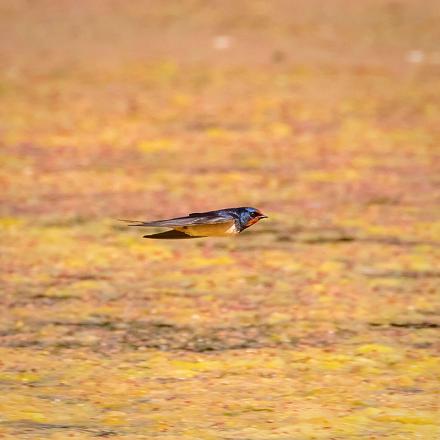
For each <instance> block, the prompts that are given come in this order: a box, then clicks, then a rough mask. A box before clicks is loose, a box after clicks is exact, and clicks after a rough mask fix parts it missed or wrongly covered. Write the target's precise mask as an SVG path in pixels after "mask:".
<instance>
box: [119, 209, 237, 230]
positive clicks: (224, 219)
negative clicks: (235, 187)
mask: <svg viewBox="0 0 440 440" xmlns="http://www.w3.org/2000/svg"><path fill="white" fill-rule="evenodd" d="M233 220H234V218H233V217H232V216H228V215H215V214H211V213H209V214H208V213H194V214H190V215H189V216H187V217H177V218H171V219H168V220H156V221H152V222H141V221H130V220H123V221H129V222H130V223H131V224H130V225H129V226H146V227H157V228H178V227H182V226H197V225H214V224H220V223H228V222H231V221H233Z"/></svg>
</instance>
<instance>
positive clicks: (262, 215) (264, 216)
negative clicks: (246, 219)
mask: <svg viewBox="0 0 440 440" xmlns="http://www.w3.org/2000/svg"><path fill="white" fill-rule="evenodd" d="M261 218H269V217H268V216H267V215H264V214H261V215H260V219H261Z"/></svg>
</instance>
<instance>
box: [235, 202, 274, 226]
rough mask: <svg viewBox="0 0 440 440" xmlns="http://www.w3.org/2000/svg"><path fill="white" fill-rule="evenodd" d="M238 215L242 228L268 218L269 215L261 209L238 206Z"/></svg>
mask: <svg viewBox="0 0 440 440" xmlns="http://www.w3.org/2000/svg"><path fill="white" fill-rule="evenodd" d="M236 215H237V217H238V220H239V222H240V226H241V228H242V230H243V229H246V228H249V226H252V225H254V224H255V223H257V222H258V221H260V220H261V219H263V218H267V215H264V214H263V213H262V212H261V211H260V210H259V209H256V208H250V207H243V208H236Z"/></svg>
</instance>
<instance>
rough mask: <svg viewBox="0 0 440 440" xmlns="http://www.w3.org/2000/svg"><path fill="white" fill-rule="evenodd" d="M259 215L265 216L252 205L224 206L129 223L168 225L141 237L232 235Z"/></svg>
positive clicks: (142, 225)
mask: <svg viewBox="0 0 440 440" xmlns="http://www.w3.org/2000/svg"><path fill="white" fill-rule="evenodd" d="M263 218H267V216H266V215H264V214H263V213H262V212H261V211H260V210H258V209H256V208H249V207H241V208H226V209H218V210H216V211H207V212H193V213H192V214H189V215H188V216H186V217H176V218H170V219H166V220H155V221H146V222H142V221H135V220H122V221H126V222H130V223H131V224H130V225H129V226H141V227H154V228H169V229H170V230H169V231H166V232H160V233H157V234H152V235H144V236H143V238H156V239H157V238H162V239H171V238H198V237H226V236H230V235H236V234H239V233H240V232H242V231H244V230H245V229H247V228H249V227H250V226H252V225H254V224H255V223H257V222H258V221H260V220H261V219H263Z"/></svg>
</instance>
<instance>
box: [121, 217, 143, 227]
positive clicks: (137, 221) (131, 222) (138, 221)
mask: <svg viewBox="0 0 440 440" xmlns="http://www.w3.org/2000/svg"><path fill="white" fill-rule="evenodd" d="M117 220H118V222H124V223H130V224H129V225H127V226H145V223H144V222H141V221H140V220H125V219H122V218H118V219H117Z"/></svg>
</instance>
